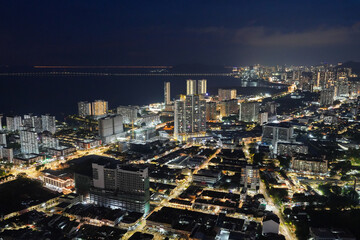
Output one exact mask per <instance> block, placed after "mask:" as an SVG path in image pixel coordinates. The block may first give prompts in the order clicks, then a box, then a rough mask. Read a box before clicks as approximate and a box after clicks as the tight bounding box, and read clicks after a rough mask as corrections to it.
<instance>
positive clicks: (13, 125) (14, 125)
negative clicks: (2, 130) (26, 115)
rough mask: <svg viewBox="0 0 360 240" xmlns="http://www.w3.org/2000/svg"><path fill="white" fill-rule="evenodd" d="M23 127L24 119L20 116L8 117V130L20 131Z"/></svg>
mask: <svg viewBox="0 0 360 240" xmlns="http://www.w3.org/2000/svg"><path fill="white" fill-rule="evenodd" d="M21 127H22V120H21V117H20V116H8V117H6V128H7V130H8V131H19V130H20V128H21Z"/></svg>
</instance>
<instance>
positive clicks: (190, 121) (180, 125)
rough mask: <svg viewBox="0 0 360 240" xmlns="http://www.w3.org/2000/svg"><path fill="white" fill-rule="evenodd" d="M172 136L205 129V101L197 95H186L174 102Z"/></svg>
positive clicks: (199, 131)
mask: <svg viewBox="0 0 360 240" xmlns="http://www.w3.org/2000/svg"><path fill="white" fill-rule="evenodd" d="M174 121H175V122H174V136H175V137H176V138H177V137H178V136H179V135H182V134H185V135H187V134H193V133H201V132H205V131H206V103H205V101H204V100H201V99H200V96H199V95H187V96H186V97H185V99H180V100H177V101H176V102H175V113H174Z"/></svg>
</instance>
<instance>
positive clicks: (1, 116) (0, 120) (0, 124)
mask: <svg viewBox="0 0 360 240" xmlns="http://www.w3.org/2000/svg"><path fill="white" fill-rule="evenodd" d="M2 118H3V115H1V114H0V131H1V130H2Z"/></svg>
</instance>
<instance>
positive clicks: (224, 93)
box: [218, 88, 237, 101]
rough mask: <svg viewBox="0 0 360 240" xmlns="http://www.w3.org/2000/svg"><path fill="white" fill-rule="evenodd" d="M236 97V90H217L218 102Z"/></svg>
mask: <svg viewBox="0 0 360 240" xmlns="http://www.w3.org/2000/svg"><path fill="white" fill-rule="evenodd" d="M236 95H237V91H236V89H222V88H219V90H218V96H219V100H220V101H224V100H230V99H235V98H236Z"/></svg>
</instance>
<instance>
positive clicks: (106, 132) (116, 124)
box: [99, 115, 124, 143]
mask: <svg viewBox="0 0 360 240" xmlns="http://www.w3.org/2000/svg"><path fill="white" fill-rule="evenodd" d="M123 132H124V128H123V122H122V117H121V116H120V115H115V116H109V117H106V118H101V119H99V135H100V137H101V140H102V142H104V143H110V142H114V141H116V140H117V139H118V138H119V137H122V135H123Z"/></svg>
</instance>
